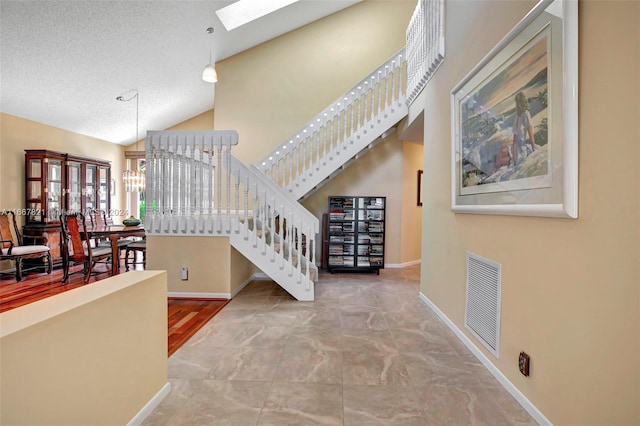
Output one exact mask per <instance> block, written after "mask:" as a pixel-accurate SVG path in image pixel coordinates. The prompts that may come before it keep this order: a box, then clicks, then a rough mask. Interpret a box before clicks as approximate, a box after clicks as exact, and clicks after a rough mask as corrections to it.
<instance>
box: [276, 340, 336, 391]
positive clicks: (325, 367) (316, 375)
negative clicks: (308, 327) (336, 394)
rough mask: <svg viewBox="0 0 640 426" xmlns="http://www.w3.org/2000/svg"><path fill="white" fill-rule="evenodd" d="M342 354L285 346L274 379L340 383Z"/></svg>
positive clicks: (279, 380) (280, 380)
mask: <svg viewBox="0 0 640 426" xmlns="http://www.w3.org/2000/svg"><path fill="white" fill-rule="evenodd" d="M342 356H343V355H342V352H338V351H319V350H315V349H308V348H291V347H288V348H285V350H284V352H283V356H282V361H281V362H280V366H279V367H278V371H277V373H276V375H275V380H276V381H278V382H300V383H328V384H342Z"/></svg>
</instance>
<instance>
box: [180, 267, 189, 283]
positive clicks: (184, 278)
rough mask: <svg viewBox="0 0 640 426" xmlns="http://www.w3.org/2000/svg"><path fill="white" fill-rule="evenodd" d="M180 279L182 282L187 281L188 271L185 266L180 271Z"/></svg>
mask: <svg viewBox="0 0 640 426" xmlns="http://www.w3.org/2000/svg"><path fill="white" fill-rule="evenodd" d="M180 278H181V279H182V281H187V280H188V279H189V270H188V269H187V267H186V266H183V267H182V269H181V270H180Z"/></svg>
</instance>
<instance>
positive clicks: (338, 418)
mask: <svg viewBox="0 0 640 426" xmlns="http://www.w3.org/2000/svg"><path fill="white" fill-rule="evenodd" d="M342 424H343V421H342V388H341V386H340V385H329V384H315V383H280V382H274V383H273V385H272V386H271V390H270V391H269V395H268V396H267V401H266V402H265V404H264V407H263V409H262V413H261V414H260V417H259V418H258V422H257V425H295V426H299V425H342Z"/></svg>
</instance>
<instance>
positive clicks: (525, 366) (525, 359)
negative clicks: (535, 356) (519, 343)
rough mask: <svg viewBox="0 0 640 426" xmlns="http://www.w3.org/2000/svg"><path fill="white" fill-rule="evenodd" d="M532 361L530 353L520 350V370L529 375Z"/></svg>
mask: <svg viewBox="0 0 640 426" xmlns="http://www.w3.org/2000/svg"><path fill="white" fill-rule="evenodd" d="M530 362H531V359H530V358H529V355H527V354H526V353H524V352H520V357H518V368H520V372H521V373H522V374H523V375H525V376H527V377H528V376H529V364H530Z"/></svg>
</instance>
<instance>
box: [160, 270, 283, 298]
mask: <svg viewBox="0 0 640 426" xmlns="http://www.w3.org/2000/svg"><path fill="white" fill-rule="evenodd" d="M270 279H271V278H269V276H268V275H267V274H265V273H264V272H256V273H254V274H253V275H251V276H250V277H249V278H247V279H246V280H244V281H243V282H242V283H241V284H240V285H239V286H238V288H236V289H235V290H234V291H233V293H193V292H186V291H185V292H182V291H172V292H169V293H167V297H176V298H180V297H182V298H184V299H233V298H234V297H235V296H236V295H237V294H238V293H240V292H241V291H242V289H243V288H245V287H246V286H247V285H248V284H249V283H250V282H251V281H254V280H255V281H266V280H270Z"/></svg>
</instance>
